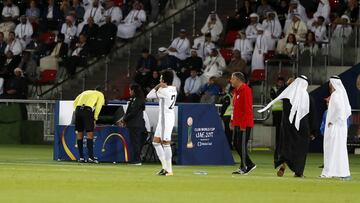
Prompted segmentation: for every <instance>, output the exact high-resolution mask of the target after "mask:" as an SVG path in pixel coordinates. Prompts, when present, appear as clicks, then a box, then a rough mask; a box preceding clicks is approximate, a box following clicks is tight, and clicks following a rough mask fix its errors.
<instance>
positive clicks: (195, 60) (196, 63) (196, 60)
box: [178, 49, 203, 84]
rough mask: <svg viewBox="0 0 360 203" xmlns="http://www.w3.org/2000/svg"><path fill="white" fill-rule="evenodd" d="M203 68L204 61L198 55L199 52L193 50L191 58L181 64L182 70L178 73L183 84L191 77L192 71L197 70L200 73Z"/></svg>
mask: <svg viewBox="0 0 360 203" xmlns="http://www.w3.org/2000/svg"><path fill="white" fill-rule="evenodd" d="M202 67H203V61H202V59H201V58H200V57H199V56H198V55H197V50H196V49H191V56H190V57H188V58H187V59H186V60H185V61H184V62H183V63H181V70H180V72H178V76H179V78H180V80H181V83H182V84H184V82H185V80H186V79H187V78H188V77H189V76H190V70H192V69H195V70H196V72H197V73H199V72H201V69H202Z"/></svg>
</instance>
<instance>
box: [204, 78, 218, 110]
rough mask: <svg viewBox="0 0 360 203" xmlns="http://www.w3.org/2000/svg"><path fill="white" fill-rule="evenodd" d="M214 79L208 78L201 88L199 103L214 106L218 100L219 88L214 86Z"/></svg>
mask: <svg viewBox="0 0 360 203" xmlns="http://www.w3.org/2000/svg"><path fill="white" fill-rule="evenodd" d="M215 80H216V77H210V78H209V81H208V82H207V83H206V84H205V85H204V86H203V87H202V88H201V95H202V96H201V99H200V103H205V104H215V103H216V102H217V100H218V98H219V94H220V87H219V86H218V85H217V84H215Z"/></svg>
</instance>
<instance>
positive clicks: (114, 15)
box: [101, 0, 123, 26]
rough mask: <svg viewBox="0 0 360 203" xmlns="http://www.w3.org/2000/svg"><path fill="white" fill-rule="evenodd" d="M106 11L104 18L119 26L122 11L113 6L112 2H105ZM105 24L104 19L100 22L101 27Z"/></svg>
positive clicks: (112, 0)
mask: <svg viewBox="0 0 360 203" xmlns="http://www.w3.org/2000/svg"><path fill="white" fill-rule="evenodd" d="M105 8H106V10H105V12H104V16H110V17H111V22H112V23H114V24H115V25H116V26H117V25H119V23H120V21H121V20H122V18H123V16H122V11H121V9H120V8H119V7H118V6H115V4H114V0H108V1H106V7H105ZM103 24H105V19H103V20H102V22H101V25H103Z"/></svg>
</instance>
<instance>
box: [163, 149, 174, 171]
mask: <svg viewBox="0 0 360 203" xmlns="http://www.w3.org/2000/svg"><path fill="white" fill-rule="evenodd" d="M163 147H164V152H165V163H166V169H165V170H166V171H167V172H169V173H172V172H173V171H172V151H171V146H170V145H169V144H168V145H163Z"/></svg>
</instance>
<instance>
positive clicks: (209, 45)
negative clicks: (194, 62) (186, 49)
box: [193, 33, 215, 60]
mask: <svg viewBox="0 0 360 203" xmlns="http://www.w3.org/2000/svg"><path fill="white" fill-rule="evenodd" d="M193 47H194V48H195V49H196V50H197V54H198V56H199V57H201V58H202V60H205V58H206V57H208V56H209V54H210V53H211V50H212V49H214V48H215V44H214V43H213V42H212V40H211V34H210V33H207V34H205V35H204V36H201V37H198V38H195V39H194V46H193Z"/></svg>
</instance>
